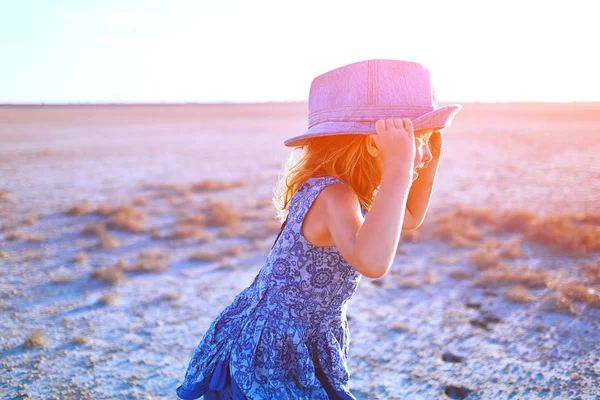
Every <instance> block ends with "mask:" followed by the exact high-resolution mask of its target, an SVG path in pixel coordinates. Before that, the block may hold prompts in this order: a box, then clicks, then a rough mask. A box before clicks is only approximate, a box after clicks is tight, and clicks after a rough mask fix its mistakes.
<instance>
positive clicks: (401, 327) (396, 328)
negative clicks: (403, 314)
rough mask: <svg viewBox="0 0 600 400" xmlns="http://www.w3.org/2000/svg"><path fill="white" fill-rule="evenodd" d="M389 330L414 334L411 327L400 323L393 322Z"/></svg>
mask: <svg viewBox="0 0 600 400" xmlns="http://www.w3.org/2000/svg"><path fill="white" fill-rule="evenodd" d="M389 328H390V329H391V330H392V331H394V332H412V329H411V328H410V326H408V325H406V324H402V323H400V322H393V323H392V324H391V325H390V327H389Z"/></svg>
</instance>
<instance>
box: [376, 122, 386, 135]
mask: <svg viewBox="0 0 600 400" xmlns="http://www.w3.org/2000/svg"><path fill="white" fill-rule="evenodd" d="M375 130H376V132H377V133H378V134H380V133H381V132H383V131H384V130H385V121H384V120H382V119H380V120H377V122H376V123H375Z"/></svg>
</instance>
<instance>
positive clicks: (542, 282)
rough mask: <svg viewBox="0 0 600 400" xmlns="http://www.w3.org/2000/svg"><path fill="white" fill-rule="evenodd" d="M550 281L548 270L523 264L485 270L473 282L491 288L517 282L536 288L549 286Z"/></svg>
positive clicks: (475, 285) (478, 285) (475, 284)
mask: <svg viewBox="0 0 600 400" xmlns="http://www.w3.org/2000/svg"><path fill="white" fill-rule="evenodd" d="M548 283H549V276H548V273H547V272H546V271H543V270H534V269H531V268H529V267H527V266H521V267H518V268H508V267H502V268H498V269H490V270H486V271H483V272H482V273H481V275H479V277H478V279H477V280H476V281H475V282H474V283H473V286H474V287H487V288H489V287H499V286H504V285H508V284H515V285H522V286H525V287H528V288H531V289H535V288H544V287H548Z"/></svg>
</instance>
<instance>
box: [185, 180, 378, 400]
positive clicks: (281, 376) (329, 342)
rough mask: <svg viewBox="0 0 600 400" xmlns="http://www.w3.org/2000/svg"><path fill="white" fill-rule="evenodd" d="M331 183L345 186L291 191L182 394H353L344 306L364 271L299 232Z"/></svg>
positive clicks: (199, 351) (250, 397) (251, 397)
mask: <svg viewBox="0 0 600 400" xmlns="http://www.w3.org/2000/svg"><path fill="white" fill-rule="evenodd" d="M336 183H337V184H344V185H347V183H345V182H343V181H341V180H340V179H338V178H336V177H333V176H324V177H316V178H315V177H313V178H309V179H308V180H307V181H305V182H304V183H303V184H302V185H301V186H300V187H299V188H298V190H296V192H295V193H294V195H293V196H292V199H291V201H290V205H289V212H288V217H287V219H286V221H285V222H284V224H283V225H282V228H281V231H280V232H279V235H278V236H277V239H275V243H274V244H273V247H272V248H271V250H270V252H269V254H268V255H267V257H266V261H265V263H264V265H263V266H262V268H261V269H260V271H259V272H258V274H257V275H256V277H255V278H254V281H253V282H252V283H251V284H250V286H248V287H247V288H245V289H244V290H243V291H242V292H240V293H239V294H238V295H237V296H236V297H235V298H234V300H233V301H232V302H231V304H229V305H228V306H227V307H226V308H225V309H224V310H223V311H222V312H221V313H220V314H219V316H218V317H217V318H216V319H215V320H214V321H213V322H212V324H211V325H210V327H209V328H208V330H207V331H206V333H205V334H204V335H203V337H202V339H201V341H200V343H199V345H198V346H197V348H196V350H195V351H194V353H193V355H192V358H191V360H190V362H189V365H188V367H187V370H186V373H185V377H184V380H183V383H182V384H181V385H180V386H179V387H178V388H177V390H176V392H177V395H178V396H179V397H180V398H182V399H198V398H200V396H203V395H204V397H203V399H205V400H212V399H235V400H255V399H307V400H308V399H311V400H315V399H356V397H355V396H354V395H353V394H352V393H351V392H350V388H349V384H348V380H349V375H350V374H349V371H348V367H347V362H346V360H347V357H348V345H349V330H348V320H347V318H346V309H347V305H348V300H349V299H350V297H351V296H352V295H353V294H354V293H355V291H356V289H357V287H358V283H359V282H360V279H361V277H362V274H360V273H359V272H357V271H356V270H355V269H353V268H352V267H351V266H350V264H348V262H347V261H346V260H345V259H344V258H343V257H342V256H341V254H340V253H339V251H338V249H337V247H335V246H327V247H319V246H315V245H313V244H312V243H310V242H309V241H308V240H307V239H306V238H305V237H304V235H303V234H302V231H301V226H302V225H301V224H302V221H303V219H304V216H305V215H306V213H307V212H308V210H309V209H310V207H311V205H312V204H313V202H314V201H315V199H316V197H317V195H318V194H319V193H320V192H321V190H323V188H325V187H326V186H328V185H331V184H336ZM361 211H362V214H363V216H366V213H367V211H366V210H365V209H364V208H362V207H361Z"/></svg>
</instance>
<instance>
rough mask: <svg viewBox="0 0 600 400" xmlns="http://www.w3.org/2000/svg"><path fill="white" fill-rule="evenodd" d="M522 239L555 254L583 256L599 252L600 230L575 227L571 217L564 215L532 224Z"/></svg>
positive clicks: (588, 226) (592, 227)
mask: <svg viewBox="0 0 600 400" xmlns="http://www.w3.org/2000/svg"><path fill="white" fill-rule="evenodd" d="M523 237H524V239H526V240H528V241H530V242H532V243H536V244H540V245H543V246H546V247H548V248H549V249H550V250H552V251H553V252H555V253H557V254H560V253H564V254H567V255H571V256H585V255H588V254H589V253H591V252H597V251H600V228H599V227H598V226H594V225H589V224H583V225H576V224H574V223H573V219H572V217H569V216H565V215H561V216H553V217H548V218H545V219H543V220H541V221H538V222H536V223H534V224H533V225H532V226H531V227H530V229H529V230H528V231H527V232H526V233H525V234H524V235H523Z"/></svg>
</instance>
